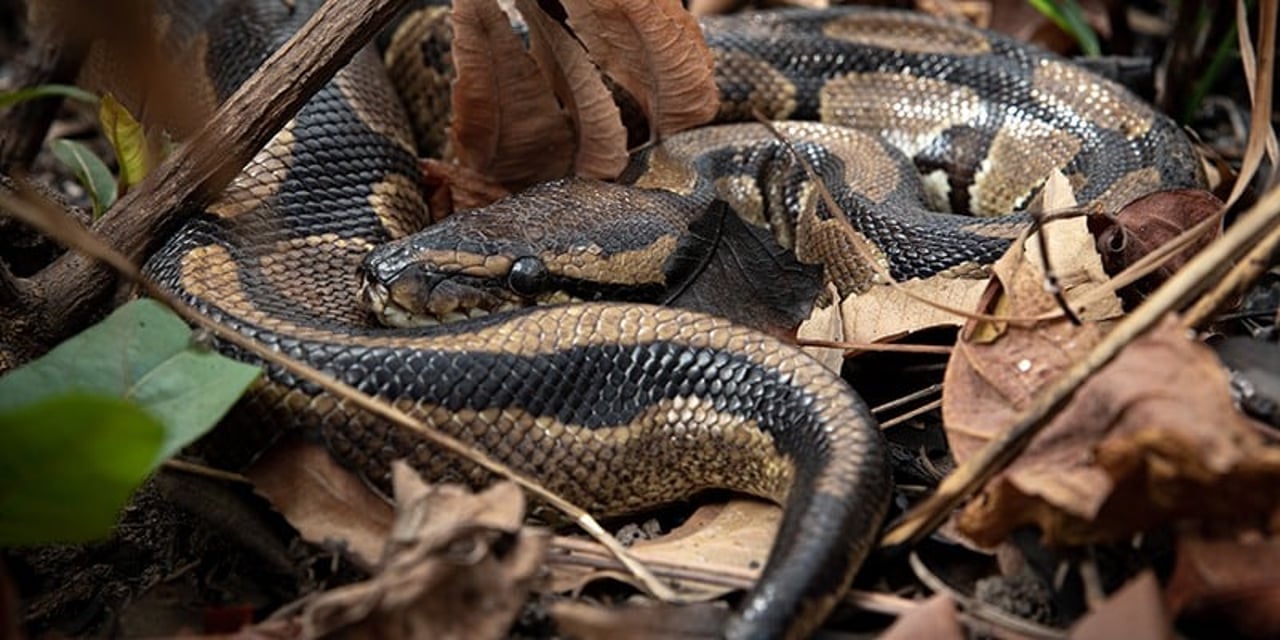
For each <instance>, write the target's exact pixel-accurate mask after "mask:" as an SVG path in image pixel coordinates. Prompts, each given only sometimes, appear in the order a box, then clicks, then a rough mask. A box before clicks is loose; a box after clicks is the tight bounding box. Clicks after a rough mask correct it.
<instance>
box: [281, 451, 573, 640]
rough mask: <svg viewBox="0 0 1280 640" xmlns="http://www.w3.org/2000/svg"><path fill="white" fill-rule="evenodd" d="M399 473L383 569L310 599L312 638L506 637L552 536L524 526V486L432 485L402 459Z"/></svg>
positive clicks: (307, 617)
mask: <svg viewBox="0 0 1280 640" xmlns="http://www.w3.org/2000/svg"><path fill="white" fill-rule="evenodd" d="M392 476H393V477H392V483H393V486H394V488H395V493H396V507H397V508H396V520H395V523H394V524H393V526H392V531H391V535H390V537H389V538H388V541H387V547H386V552H385V554H384V557H383V562H382V565H381V568H380V570H379V572H378V574H377V575H375V576H374V577H373V578H371V579H369V580H367V581H365V582H361V583H357V584H353V585H349V586H345V587H341V588H338V589H333V590H330V591H327V592H324V593H322V594H320V595H319V596H316V597H315V598H314V599H313V600H312V601H310V602H309V603H308V605H307V606H306V608H305V609H304V611H303V613H302V614H301V619H302V625H303V634H304V636H305V637H311V638H314V637H319V636H321V635H331V634H336V633H341V634H343V635H346V636H352V635H354V636H360V637H376V638H503V637H506V635H507V632H508V629H509V627H510V626H511V623H512V621H513V620H514V619H515V617H516V615H517V614H518V613H519V611H520V607H521V605H522V603H523V602H524V601H525V598H526V597H527V596H528V593H529V589H530V587H531V586H532V585H533V583H534V581H535V578H536V576H537V573H538V569H539V567H541V566H542V561H543V557H544V556H545V554H546V549H547V546H548V543H549V541H550V536H549V535H548V534H547V532H545V531H542V530H537V529H532V528H527V527H524V526H523V525H522V521H523V519H524V496H523V494H522V493H521V491H520V489H519V487H517V486H516V485H515V484H514V483H510V482H500V483H497V484H495V485H493V486H492V487H490V488H489V489H487V490H485V491H484V492H482V493H478V494H472V493H470V492H469V491H467V490H466V489H465V488H462V487H459V486H456V485H440V486H427V485H425V484H423V482H422V480H421V478H419V477H418V474H417V473H416V472H415V471H413V470H412V469H411V468H409V467H408V466H407V465H405V464H404V463H396V464H395V465H394V467H393V469H392Z"/></svg>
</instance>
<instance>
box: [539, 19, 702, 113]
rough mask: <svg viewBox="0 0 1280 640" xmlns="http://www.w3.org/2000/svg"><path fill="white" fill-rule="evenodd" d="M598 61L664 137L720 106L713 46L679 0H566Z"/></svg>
mask: <svg viewBox="0 0 1280 640" xmlns="http://www.w3.org/2000/svg"><path fill="white" fill-rule="evenodd" d="M562 4H563V5H564V8H565V11H566V12H567V13H568V14H569V25H570V26H571V27H572V28H573V31H574V33H575V34H576V35H577V36H578V38H579V39H580V40H582V42H583V43H584V44H585V45H586V47H587V52H588V54H590V56H591V59H592V61H594V62H595V63H596V65H598V66H599V67H600V68H601V69H603V70H604V71H605V73H607V74H609V76H610V77H611V78H612V79H613V80H614V81H615V82H617V83H618V85H619V86H621V87H622V88H623V89H625V90H626V91H627V92H628V93H630V94H631V96H632V97H633V98H635V99H636V100H637V101H638V102H639V104H640V108H641V110H642V111H643V112H644V115H645V118H646V119H647V120H648V121H649V128H650V131H651V134H652V135H655V136H658V137H661V136H665V135H668V134H672V133H676V132H678V131H683V130H684V129H688V128H690V127H695V126H697V125H700V124H704V123H706V122H709V121H710V120H711V119H712V118H713V117H715V114H716V111H718V110H719V108H720V91H719V89H717V88H716V84H715V78H714V77H713V75H712V68H713V65H714V61H713V59H712V56H711V49H710V48H708V47H707V44H706V41H705V40H703V38H702V29H701V28H700V27H699V26H698V21H697V20H695V19H694V18H693V16H692V15H690V14H689V12H687V11H685V10H684V7H683V6H681V4H680V2H679V0H563V2H562Z"/></svg>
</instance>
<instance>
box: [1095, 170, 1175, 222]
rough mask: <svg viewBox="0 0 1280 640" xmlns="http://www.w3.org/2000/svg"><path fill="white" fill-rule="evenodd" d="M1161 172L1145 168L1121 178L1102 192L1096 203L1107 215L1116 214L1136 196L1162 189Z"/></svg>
mask: <svg viewBox="0 0 1280 640" xmlns="http://www.w3.org/2000/svg"><path fill="white" fill-rule="evenodd" d="M1160 183H1161V178H1160V172H1159V171H1157V170H1156V169H1155V168H1154V167H1143V168H1142V169H1137V170H1135V171H1130V172H1129V173H1126V174H1124V175H1123V176H1120V178H1119V179H1118V180H1116V181H1115V182H1113V183H1111V186H1110V187H1107V190H1106V191H1104V192H1102V194H1101V195H1099V196H1098V197H1097V198H1095V199H1094V202H1095V203H1096V204H1097V205H1098V206H1100V207H1101V208H1102V211H1104V212H1106V213H1115V212H1117V211H1119V210H1120V209H1121V208H1123V207H1124V206H1125V205H1127V204H1129V203H1130V202H1131V201H1133V199H1134V194H1145V193H1150V192H1152V191H1155V190H1156V189H1158V188H1159V187H1160Z"/></svg>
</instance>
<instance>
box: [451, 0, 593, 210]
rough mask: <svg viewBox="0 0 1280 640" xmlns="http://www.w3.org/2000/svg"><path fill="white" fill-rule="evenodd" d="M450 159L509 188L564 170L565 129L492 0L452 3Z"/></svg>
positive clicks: (569, 151) (567, 163) (567, 158)
mask: <svg viewBox="0 0 1280 640" xmlns="http://www.w3.org/2000/svg"><path fill="white" fill-rule="evenodd" d="M452 50H453V64H454V68H455V69H456V73H457V79H456V81H455V82H454V85H453V113H454V114H455V117H454V119H453V124H452V127H451V132H450V135H451V137H452V140H453V149H454V150H455V152H456V153H457V154H458V160H459V161H460V162H461V163H462V164H463V165H464V166H466V167H468V168H470V169H474V170H476V171H478V172H480V173H482V174H484V175H487V176H489V177H490V178H492V179H493V180H495V181H497V182H499V183H502V184H504V185H507V186H508V187H511V188H515V189H518V188H521V187H525V186H528V185H531V184H533V183H536V182H540V181H546V180H550V179H553V178H558V177H561V176H565V175H568V173H569V171H570V167H571V166H572V162H573V131H572V129H571V127H570V123H569V119H568V117H566V116H565V114H564V112H563V111H561V109H560V105H559V104H558V103H557V102H556V99H555V95H554V94H552V93H551V92H550V91H547V85H546V82H545V80H544V79H543V76H542V73H541V72H540V71H539V70H538V64H537V62H535V61H534V59H533V56H531V55H529V52H528V51H526V50H525V48H524V45H523V44H521V42H520V38H519V37H517V36H516V34H515V32H513V31H512V30H511V26H510V22H509V20H508V18H507V14H506V13H504V12H503V11H502V9H501V8H499V7H498V4H497V2H496V0H461V1H459V2H455V3H454V4H453V49H452Z"/></svg>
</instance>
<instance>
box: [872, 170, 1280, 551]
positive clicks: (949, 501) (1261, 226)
mask: <svg viewBox="0 0 1280 640" xmlns="http://www.w3.org/2000/svg"><path fill="white" fill-rule="evenodd" d="M1278 227H1280V189H1272V190H1271V191H1270V192H1268V193H1267V194H1266V195H1265V196H1264V197H1263V198H1262V199H1261V200H1260V201H1259V202H1258V204H1257V205H1255V206H1254V207H1253V208H1252V209H1250V210H1249V211H1247V212H1245V213H1244V214H1243V215H1242V216H1241V217H1240V218H1239V219H1238V220H1237V221H1236V223H1235V224H1234V225H1232V227H1231V228H1230V229H1228V230H1227V232H1226V233H1225V234H1223V236H1222V237H1221V238H1219V239H1218V240H1217V241H1215V242H1214V243H1213V244H1211V245H1209V246H1208V247H1207V248H1206V249H1205V250H1204V251H1202V252H1201V253H1200V254H1199V255H1197V256H1196V257H1195V258H1194V259H1192V260H1191V261H1190V262H1188V263H1187V265H1186V266H1185V267H1183V269H1182V270H1181V271H1179V272H1178V273H1177V274H1175V275H1174V276H1173V277H1172V278H1170V279H1169V280H1168V281H1166V282H1165V283H1164V285H1162V286H1161V287H1160V288H1159V289H1158V290H1156V292H1155V293H1154V294H1152V295H1151V297H1149V298H1147V300H1146V301H1145V302H1144V303H1143V304H1142V305H1141V306H1140V307H1138V308H1137V309H1136V310H1134V312H1133V313H1131V314H1129V315H1128V316H1126V317H1125V318H1124V319H1122V320H1121V321H1120V322H1118V323H1117V324H1116V326H1115V327H1114V328H1113V329H1112V331H1111V332H1110V333H1108V334H1107V335H1106V336H1105V337H1103V339H1102V341H1101V342H1099V343H1098V344H1097V346H1095V347H1094V348H1093V349H1092V350H1091V351H1090V352H1089V353H1088V354H1087V355H1085V357H1084V358H1082V359H1081V360H1080V361H1078V362H1076V363H1075V364H1074V365H1072V366H1071V368H1069V369H1068V370H1067V371H1066V372H1065V373H1063V375H1062V376H1061V377H1060V378H1059V379H1058V380H1056V381H1055V382H1054V383H1053V384H1052V385H1050V386H1049V387H1048V388H1046V389H1045V390H1044V391H1043V392H1042V393H1040V394H1039V395H1038V397H1037V399H1036V401H1035V402H1034V403H1033V404H1032V405H1031V406H1029V407H1028V408H1027V410H1026V411H1025V412H1023V413H1022V414H1021V416H1020V417H1019V419H1018V420H1017V421H1016V422H1015V423H1014V424H1013V425H1012V426H1011V427H1010V428H1009V429H1008V430H1007V431H1005V432H1004V433H1003V434H1001V435H1000V437H998V438H995V439H993V440H992V441H990V442H989V443H988V444H987V445H986V446H984V447H983V448H982V449H981V450H979V451H978V452H977V454H976V455H974V457H973V458H971V459H970V460H968V461H967V462H966V463H965V464H963V465H961V466H960V467H959V468H957V469H956V471H955V473H953V474H952V475H950V476H948V477H947V478H946V479H945V480H943V482H942V484H941V485H939V486H938V490H937V492H936V493H935V494H934V495H933V496H931V497H930V498H928V499H926V500H924V501H923V502H921V503H920V504H918V505H916V506H915V507H914V508H912V509H911V510H910V511H909V512H907V514H906V515H905V516H903V518H902V519H901V520H900V521H899V522H898V523H897V524H896V525H894V526H893V527H892V528H891V529H890V530H889V531H888V533H886V534H885V536H884V538H883V539H882V540H881V544H882V545H883V546H895V545H901V544H908V543H913V542H917V541H919V540H920V539H921V538H923V537H924V536H926V535H928V534H929V533H930V532H932V531H933V530H934V529H935V528H937V526H938V525H939V524H941V523H942V521H943V520H945V519H946V518H947V516H949V515H950V513H951V511H952V510H953V509H954V508H955V507H957V506H958V505H959V504H960V503H961V502H962V501H963V500H965V499H966V498H968V497H969V496H971V495H973V493H974V492H975V491H977V490H978V488H979V487H981V486H982V485H983V484H984V483H985V482H986V481H987V480H989V479H990V478H991V477H992V476H994V475H995V474H996V473H998V472H999V471H1000V470H1002V469H1003V468H1004V467H1005V466H1007V465H1008V464H1009V462H1011V461H1012V460H1013V459H1014V458H1015V457H1017V455H1018V454H1019V453H1021V452H1022V450H1023V449H1024V448H1025V447H1026V445H1027V443H1029V442H1030V441H1031V438H1032V437H1033V436H1035V435H1036V434H1037V433H1039V432H1040V430H1041V429H1042V428H1043V427H1044V425H1045V424H1047V422H1048V421H1047V418H1048V417H1049V416H1051V415H1052V414H1054V413H1055V412H1056V411H1058V410H1059V409H1060V408H1061V407H1062V406H1064V405H1065V404H1066V403H1067V402H1068V401H1069V400H1070V399H1071V397H1072V395H1073V394H1074V393H1075V391H1076V390H1077V389H1078V388H1079V387H1080V385H1081V384H1082V383H1083V382H1084V381H1085V380H1086V379H1088V378H1089V377H1090V376H1091V375H1093V373H1094V372H1096V371H1097V370H1099V369H1101V368H1102V367H1103V366H1104V365H1106V364H1107V363H1108V362H1110V361H1111V359H1112V358H1114V357H1115V355H1116V354H1117V353H1119V352H1120V350H1121V349H1123V348H1124V346H1125V345H1127V344H1129V342H1131V341H1132V340H1133V339H1134V338H1136V337H1137V336H1139V335H1141V334H1143V333H1145V332H1146V331H1147V330H1149V329H1151V328H1152V327H1154V326H1155V325H1156V324H1157V323H1158V322H1159V321H1160V319H1161V318H1163V317H1164V316H1165V314H1167V313H1171V312H1176V311H1178V310H1179V309H1182V308H1184V307H1186V306H1187V305H1188V304H1189V303H1190V302H1191V301H1192V300H1194V299H1195V298H1196V297H1197V296H1199V295H1200V294H1201V293H1203V292H1204V291H1206V290H1208V289H1209V288H1210V287H1211V286H1212V285H1213V283H1214V282H1215V281H1216V280H1217V279H1218V278H1220V277H1221V275H1222V274H1223V272H1224V271H1226V268H1227V267H1226V266H1227V265H1230V264H1232V263H1233V262H1235V261H1236V260H1238V259H1240V257H1241V256H1243V255H1245V254H1247V253H1248V252H1249V251H1250V250H1251V249H1252V248H1253V245H1254V243H1255V241H1256V239H1257V238H1259V237H1262V236H1265V235H1267V234H1270V233H1273V232H1274V231H1275V230H1276V229H1277V228H1278Z"/></svg>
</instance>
